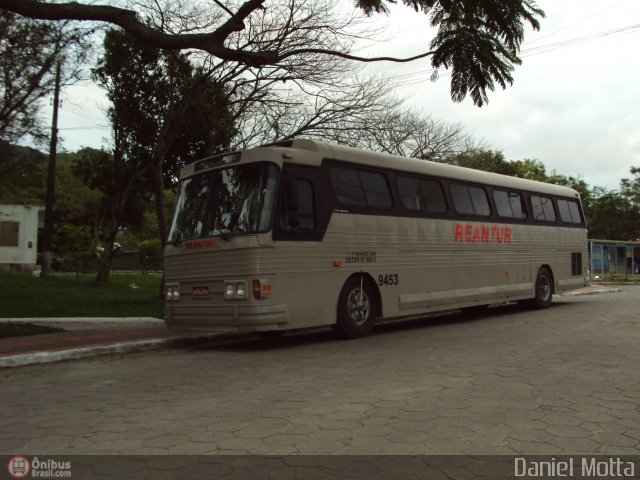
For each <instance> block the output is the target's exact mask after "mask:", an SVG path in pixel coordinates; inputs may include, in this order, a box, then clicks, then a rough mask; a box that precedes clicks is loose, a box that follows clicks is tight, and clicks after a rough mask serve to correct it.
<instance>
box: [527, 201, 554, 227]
mask: <svg viewBox="0 0 640 480" xmlns="http://www.w3.org/2000/svg"><path fill="white" fill-rule="evenodd" d="M531 208H532V210H533V218H534V220H535V221H536V222H555V221H556V212H555V210H554V209H553V200H551V198H550V197H542V196H538V195H531Z"/></svg>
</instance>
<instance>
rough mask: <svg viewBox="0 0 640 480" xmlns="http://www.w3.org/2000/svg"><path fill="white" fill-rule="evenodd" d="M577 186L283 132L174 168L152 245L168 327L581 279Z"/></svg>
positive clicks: (422, 305) (258, 321) (354, 332)
mask: <svg viewBox="0 0 640 480" xmlns="http://www.w3.org/2000/svg"><path fill="white" fill-rule="evenodd" d="M587 258H588V257H587V232H586V226H585V221H584V215H583V212H582V208H581V204H580V198H579V196H578V193H577V192H576V191H575V190H572V189H570V188H566V187H561V186H557V185H549V184H545V183H540V182H534V181H530V180H523V179H519V178H512V177H507V176H504V175H497V174H493V173H487V172H481V171H476V170H470V169H467V168H461V167H455V166H451V165H444V164H439V163H433V162H428V161H424V160H417V159H412V158H403V157H399V156H394V155H387V154H381V153H374V152H368V151H363V150H358V149H354V148H348V147H343V146H338V145H330V144H326V143H321V142H317V141H311V140H293V141H289V142H282V143H277V144H272V145H268V146H264V147H259V148H254V149H250V150H244V151H240V152H233V153H229V154H225V155H219V156H215V157H211V158H206V159H203V160H200V161H197V162H194V163H192V164H190V165H187V166H186V167H184V168H183V169H182V172H181V175H180V189H179V193H178V197H177V200H176V208H175V214H174V217H173V221H172V225H171V231H170V234H169V238H168V243H167V246H166V248H165V252H164V275H165V286H164V292H165V299H166V303H165V305H166V307H165V311H166V320H167V323H168V325H169V326H170V327H172V328H177V329H193V330H209V331H232V332H257V333H259V332H274V331H282V330H289V329H297V328H307V327H313V326H322V325H333V326H334V327H335V329H336V330H337V331H338V332H339V333H341V334H342V335H344V336H347V337H360V336H363V335H367V334H369V333H370V332H371V330H372V328H373V326H374V323H375V322H376V321H383V320H387V319H398V318H402V317H415V316H416V315H423V314H426V313H431V312H437V311H442V310H450V309H457V308H462V309H465V308H473V309H477V308H479V307H483V306H486V305H488V304H493V303H499V302H510V301H522V302H524V303H528V304H530V305H531V306H534V307H537V308H545V307H548V306H549V305H550V304H551V299H552V296H553V294H554V293H558V292H561V291H563V290H569V289H575V288H578V287H582V286H584V285H586V284H587V282H588V272H587V261H586V260H587Z"/></svg>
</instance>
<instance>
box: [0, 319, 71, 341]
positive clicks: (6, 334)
mask: <svg viewBox="0 0 640 480" xmlns="http://www.w3.org/2000/svg"><path fill="white" fill-rule="evenodd" d="M58 332H64V330H62V329H61V328H53V327H45V326H44V325H31V324H29V323H0V339H2V338H10V337H25V336H27V335H42V334H44V333H58Z"/></svg>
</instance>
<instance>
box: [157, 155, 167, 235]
mask: <svg viewBox="0 0 640 480" xmlns="http://www.w3.org/2000/svg"><path fill="white" fill-rule="evenodd" d="M154 160H155V165H154V166H153V190H154V197H155V201H156V215H157V216H158V230H159V232H160V241H161V242H162V245H164V244H165V243H166V241H167V237H168V235H169V226H168V225H167V213H166V211H165V208H164V178H163V176H162V170H163V168H162V166H163V163H164V161H163V160H164V156H162V157H159V158H156V159H154Z"/></svg>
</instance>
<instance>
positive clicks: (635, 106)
mask: <svg viewBox="0 0 640 480" xmlns="http://www.w3.org/2000/svg"><path fill="white" fill-rule="evenodd" d="M538 5H539V6H540V7H542V9H543V10H544V11H545V12H546V13H547V17H546V18H545V19H543V20H542V27H541V29H540V31H539V32H533V31H531V30H530V29H529V31H528V33H527V36H526V40H525V44H524V46H523V52H522V57H523V64H522V65H520V66H519V67H516V71H515V74H514V78H515V81H514V84H513V86H511V87H508V88H507V89H506V90H504V91H503V90H497V91H495V92H493V93H491V94H490V96H489V104H488V105H486V106H484V107H482V108H478V107H475V106H474V105H473V103H472V102H471V100H470V99H467V100H465V101H464V102H463V103H453V102H452V101H451V99H450V94H449V81H450V77H448V76H447V75H446V74H444V72H441V78H440V79H439V80H438V81H437V82H436V83H431V82H430V81H429V76H430V71H431V70H430V65H429V62H428V59H426V60H420V61H417V62H413V63H410V64H404V65H395V64H394V65H390V64H383V65H379V66H377V67H376V68H377V69H380V70H382V71H384V73H385V74H386V75H388V76H389V77H391V78H392V79H394V81H395V82H396V85H397V92H398V94H399V95H400V96H403V97H406V98H407V104H408V105H412V106H414V107H416V108H418V109H420V110H422V111H423V112H424V113H428V114H431V115H432V116H433V117H434V118H437V119H442V120H446V121H449V122H456V123H457V122H460V123H462V124H463V125H464V126H465V127H466V129H467V131H468V132H469V133H471V134H473V135H475V136H477V137H479V138H483V139H485V140H486V142H487V143H488V144H489V145H490V147H491V148H493V149H497V150H500V151H502V152H503V153H504V154H505V157H506V158H507V159H512V160H515V159H524V158H531V159H538V160H541V161H542V162H543V163H544V164H545V165H546V166H547V169H548V170H549V171H551V170H556V171H557V172H558V173H561V174H564V175H580V176H582V177H583V178H584V179H585V180H586V181H587V182H588V183H589V184H591V185H600V186H605V187H608V188H617V186H618V182H619V180H620V178H622V177H627V176H629V174H628V171H629V168H630V167H631V166H632V165H636V166H640V82H639V81H638V78H637V76H638V74H640V55H638V49H637V45H638V44H639V43H640V1H639V0H606V1H603V0H541V1H539V2H538ZM379 21H380V22H381V23H382V24H384V25H385V30H384V32H385V34H384V35H385V38H386V39H388V40H389V41H385V42H384V43H382V44H378V45H375V46H373V47H371V48H369V49H367V53H371V54H388V55H394V56H411V55H414V54H417V53H420V52H423V51H424V50H425V46H426V45H428V41H429V32H428V31H426V30H425V27H424V25H425V18H424V16H421V15H417V14H415V12H412V11H411V10H410V9H408V8H406V7H402V6H395V7H393V8H392V11H391V14H390V15H389V16H383V17H381V18H380V20H379ZM63 98H64V102H63V105H62V110H61V112H60V127H61V135H62V137H63V142H62V145H63V147H64V148H66V149H67V150H76V149H77V148H79V147H81V146H92V147H99V146H100V145H101V144H103V143H104V137H106V136H108V129H107V128H105V127H106V124H107V121H106V119H105V117H104V114H103V113H102V111H101V109H104V106H105V105H106V100H105V99H104V96H103V95H102V94H101V93H100V92H99V91H98V90H97V89H96V88H95V87H92V86H91V85H85V86H76V87H72V88H67V89H66V91H65V92H64V97H63Z"/></svg>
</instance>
